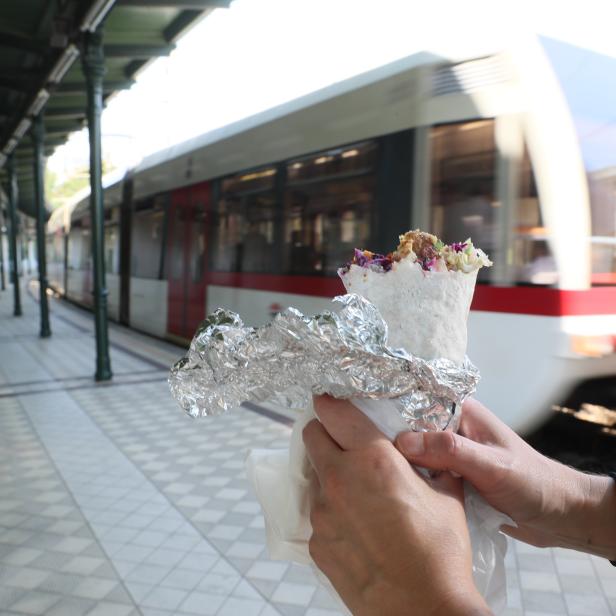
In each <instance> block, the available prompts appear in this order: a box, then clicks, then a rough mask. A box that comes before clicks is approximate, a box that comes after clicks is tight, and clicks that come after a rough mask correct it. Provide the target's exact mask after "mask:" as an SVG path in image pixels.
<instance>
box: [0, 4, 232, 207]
mask: <svg viewBox="0 0 616 616" xmlns="http://www.w3.org/2000/svg"><path fill="white" fill-rule="evenodd" d="M230 2H231V0H15V1H9V2H0V174H2V175H3V176H5V172H4V171H3V170H2V169H3V168H4V167H5V166H6V161H7V156H8V155H9V154H11V153H13V159H14V166H15V169H16V174H17V181H18V208H19V209H20V210H21V211H22V212H24V213H26V214H28V215H30V216H34V215H35V212H36V208H35V204H34V181H33V164H34V162H33V148H32V140H31V138H30V135H29V134H28V131H29V130H30V126H31V121H32V118H33V117H34V116H36V115H37V114H38V113H39V111H40V110H41V109H42V108H43V107H45V115H44V118H45V155H47V156H49V155H51V154H52V153H53V151H54V150H55V148H57V147H58V146H59V145H62V144H63V143H65V142H66V140H67V138H68V136H69V134H70V133H72V132H74V131H78V130H80V129H81V128H82V127H83V126H84V125H85V118H86V89H85V80H84V76H83V73H82V69H81V62H79V54H80V45H81V40H82V34H83V33H84V32H87V31H94V30H95V29H96V28H97V27H99V26H100V25H101V24H103V25H104V52H105V59H106V61H105V64H106V71H107V72H106V74H105V81H104V99H105V100H107V99H108V98H109V97H111V96H112V95H113V94H114V93H116V92H118V91H120V90H124V89H127V88H130V87H131V85H132V84H133V83H134V80H135V76H136V75H137V73H138V72H139V71H140V70H141V69H142V68H143V67H144V66H145V65H146V64H148V63H149V62H150V61H152V60H153V59H155V58H158V57H160V56H166V55H169V53H170V52H171V51H172V50H173V49H174V46H175V41H176V40H177V39H178V38H179V37H180V36H181V35H182V34H184V33H185V32H186V31H187V30H188V29H189V28H190V27H191V26H193V25H195V24H196V22H197V21H198V20H200V19H201V18H203V17H205V16H206V15H207V14H208V13H210V12H211V11H212V10H214V9H215V8H221V7H222V8H224V7H228V6H229V4H230Z"/></svg>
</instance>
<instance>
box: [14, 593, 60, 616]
mask: <svg viewBox="0 0 616 616" xmlns="http://www.w3.org/2000/svg"><path fill="white" fill-rule="evenodd" d="M58 601H60V596H59V595H56V594H51V593H48V592H40V591H37V590H30V591H28V592H27V594H26V595H25V596H23V597H22V598H21V599H18V600H17V601H16V602H15V603H13V604H12V605H11V606H10V608H11V610H13V611H15V612H21V613H23V614H46V613H47V612H49V610H51V608H52V607H53V606H54V605H55V604H56V603H58Z"/></svg>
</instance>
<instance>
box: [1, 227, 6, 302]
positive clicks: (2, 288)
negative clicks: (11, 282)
mask: <svg viewBox="0 0 616 616" xmlns="http://www.w3.org/2000/svg"><path fill="white" fill-rule="evenodd" d="M4 226H5V225H4V216H2V219H0V289H1V290H2V291H4V290H5V289H6V282H5V279H4V234H3V232H2V227H4Z"/></svg>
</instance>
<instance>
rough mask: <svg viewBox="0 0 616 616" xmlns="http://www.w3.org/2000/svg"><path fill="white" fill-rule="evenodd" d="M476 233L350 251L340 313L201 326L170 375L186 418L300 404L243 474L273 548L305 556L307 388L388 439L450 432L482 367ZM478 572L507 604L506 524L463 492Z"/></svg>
mask: <svg viewBox="0 0 616 616" xmlns="http://www.w3.org/2000/svg"><path fill="white" fill-rule="evenodd" d="M489 265H491V262H490V260H489V259H488V257H487V256H486V255H485V254H484V253H483V252H482V251H481V250H480V249H479V248H476V247H475V246H473V244H472V242H471V240H470V239H469V240H467V241H465V242H461V243H455V244H444V243H443V242H441V241H440V240H438V239H437V238H436V237H435V236H433V235H431V234H428V233H424V232H421V231H419V230H416V231H410V232H408V233H405V234H404V235H402V236H400V243H399V245H398V247H397V249H396V250H395V251H393V252H392V253H390V254H388V255H380V254H375V253H372V252H370V251H367V250H359V249H357V250H356V251H355V254H354V255H353V258H352V261H351V262H350V263H348V264H347V265H346V266H344V267H342V268H341V269H340V270H339V275H340V277H341V279H342V282H343V283H344V286H345V288H346V290H347V292H348V294H347V295H345V296H343V297H340V298H336V300H337V301H338V303H340V304H342V308H341V310H339V311H338V312H336V311H332V312H328V313H324V314H321V315H315V316H314V317H304V316H303V315H302V314H301V313H299V312H298V311H297V310H294V309H293V308H290V309H287V310H286V311H285V312H284V313H282V314H279V315H278V316H277V317H276V318H275V319H274V321H273V322H272V323H271V324H269V325H267V326H264V327H262V328H257V329H255V328H249V327H245V326H244V324H243V323H242V321H241V319H240V318H239V316H238V315H235V314H234V313H230V312H228V311H225V310H218V311H216V313H214V314H213V315H210V316H209V317H208V319H206V321H204V323H203V324H202V326H201V327H200V329H199V330H198V331H197V333H196V335H195V338H194V339H193V341H192V343H191V347H190V350H189V352H188V355H187V356H186V357H185V358H184V359H182V360H180V362H178V363H177V364H176V366H174V368H173V369H172V372H171V376H170V386H171V390H172V393H173V395H174V396H175V397H176V399H177V400H178V401H179V402H180V404H181V406H182V407H183V408H184V409H185V410H186V411H187V412H188V413H190V414H191V415H193V416H200V415H212V414H216V413H219V412H222V411H224V410H226V409H228V408H232V407H234V406H236V405H237V404H239V403H241V402H243V401H252V402H260V401H267V400H272V401H276V402H278V403H282V404H286V405H287V406H289V407H294V408H297V409H298V411H299V413H298V418H297V420H296V422H295V426H294V428H293V433H292V435H291V442H290V446H289V449H288V450H253V451H252V452H250V454H249V456H248V458H247V473H248V476H249V478H250V480H251V482H252V484H253V486H254V489H255V492H256V494H257V497H258V499H259V501H260V503H261V506H262V509H263V513H264V517H265V523H266V532H267V542H268V549H269V552H270V556H271V557H272V558H276V559H283V560H292V561H296V562H299V563H304V564H309V563H311V558H310V555H309V553H308V540H309V539H310V536H311V534H312V529H311V526H310V517H309V514H310V512H309V500H308V488H309V480H310V479H309V478H310V469H309V463H308V461H307V458H306V454H305V449H304V445H303V441H302V430H303V427H304V426H305V425H306V423H308V422H309V421H310V420H312V419H313V418H314V417H315V415H314V412H313V409H312V394H320V393H328V394H331V395H333V396H335V397H338V398H347V399H350V400H351V402H352V403H353V404H354V405H355V406H357V407H358V408H359V409H360V410H361V411H362V412H364V413H365V414H366V415H367V416H368V417H370V419H371V420H372V421H373V422H374V423H375V424H376V425H377V426H378V427H379V429H381V431H382V432H383V433H384V434H385V435H386V436H387V437H388V438H390V439H392V440H393V439H394V438H395V436H396V435H397V434H398V433H399V432H400V431H402V430H409V429H411V430H443V429H454V430H455V429H456V426H457V422H456V420H457V417H458V416H459V409H460V407H461V403H462V402H463V400H464V399H465V398H466V397H468V396H469V395H471V394H472V393H473V392H474V390H475V386H476V384H477V381H478V371H477V369H476V368H475V367H474V366H473V365H472V364H471V363H470V361H469V360H468V358H467V357H466V355H465V353H466V339H467V333H466V321H467V317H468V312H469V309H470V304H471V300H472V296H473V291H474V287H475V281H476V278H477V272H478V270H479V269H480V268H481V267H484V266H489ZM466 506H467V516H468V520H469V530H470V533H471V540H472V542H473V550H474V558H473V564H474V572H475V581H476V583H477V586H478V588H479V589H480V591H482V592H483V594H484V596H485V597H486V599H487V600H488V601H489V603H490V604H491V606H492V607H493V608H494V609H496V608H498V607H499V606H500V605H502V604H503V602H504V597H505V594H504V588H505V580H504V551H505V549H506V540H505V539H504V536H503V535H500V534H499V531H498V529H499V527H500V525H501V524H502V523H505V522H508V519H504V517H503V516H502V515H501V514H498V513H497V512H495V511H494V510H492V509H491V508H490V507H489V506H488V505H487V504H485V503H484V502H483V501H482V500H481V499H480V498H479V497H477V496H476V495H473V494H471V491H470V490H469V491H468V492H467V501H466Z"/></svg>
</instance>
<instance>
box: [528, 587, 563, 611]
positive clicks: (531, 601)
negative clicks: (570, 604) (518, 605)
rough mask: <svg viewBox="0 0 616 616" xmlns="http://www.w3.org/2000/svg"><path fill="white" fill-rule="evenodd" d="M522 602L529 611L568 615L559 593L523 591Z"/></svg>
mask: <svg viewBox="0 0 616 616" xmlns="http://www.w3.org/2000/svg"><path fill="white" fill-rule="evenodd" d="M522 600H523V602H524V608H525V609H527V610H534V611H543V612H547V613H548V614H566V613H567V612H566V610H567V608H566V607H565V601H564V598H563V596H562V595H561V594H560V593H557V592H546V591H541V590H524V589H522Z"/></svg>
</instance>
